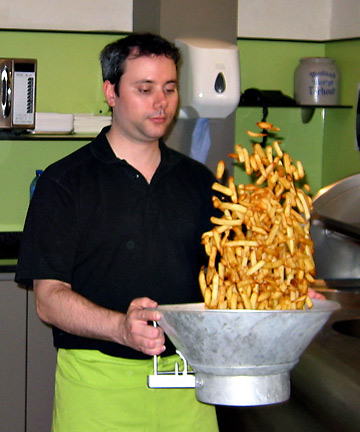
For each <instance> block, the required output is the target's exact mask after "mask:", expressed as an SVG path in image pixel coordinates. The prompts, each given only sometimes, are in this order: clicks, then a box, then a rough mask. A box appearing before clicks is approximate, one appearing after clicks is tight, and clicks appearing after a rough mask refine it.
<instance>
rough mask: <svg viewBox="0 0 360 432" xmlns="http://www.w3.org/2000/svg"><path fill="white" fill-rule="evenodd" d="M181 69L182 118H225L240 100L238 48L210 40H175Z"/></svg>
mask: <svg viewBox="0 0 360 432" xmlns="http://www.w3.org/2000/svg"><path fill="white" fill-rule="evenodd" d="M175 45H176V46H177V47H178V48H179V49H180V51H181V55H182V62H181V63H180V67H179V95H180V112H179V117H180V118H199V117H202V118H225V117H227V116H228V115H229V114H231V113H232V112H233V111H235V109H236V108H237V106H238V104H239V100H240V64H239V63H240V62H239V51H238V48H237V46H236V45H233V44H231V43H229V42H225V41H221V40H216V39H206V38H183V39H175Z"/></svg>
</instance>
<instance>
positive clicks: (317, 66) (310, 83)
mask: <svg viewBox="0 0 360 432" xmlns="http://www.w3.org/2000/svg"><path fill="white" fill-rule="evenodd" d="M339 82H340V76H339V70H338V68H337V66H336V64H335V63H334V60H333V59H331V58H328V57H305V58H302V59H301V60H300V64H299V66H298V67H297V68H296V70H295V89H294V96H295V100H296V102H297V103H298V104H299V105H321V106H322V105H339V101H340V98H339Z"/></svg>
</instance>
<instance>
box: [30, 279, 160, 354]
mask: <svg viewBox="0 0 360 432" xmlns="http://www.w3.org/2000/svg"><path fill="white" fill-rule="evenodd" d="M34 293H35V302H36V310H37V313H38V315H39V317H40V319H42V320H43V321H45V322H46V323H48V324H52V325H54V326H56V327H58V328H60V329H62V330H64V331H66V332H68V333H71V334H74V335H77V336H82V337H88V338H94V339H102V340H107V341H111V342H116V343H119V344H122V345H126V346H128V347H130V348H133V349H135V350H137V351H141V352H143V353H145V354H148V355H158V354H161V353H162V352H163V351H164V349H165V347H164V342H165V338H164V332H163V330H162V329H161V328H160V327H153V326H151V325H148V322H149V321H158V320H159V319H160V317H161V316H160V313H159V312H157V311H150V310H146V309H144V308H146V307H156V306H157V303H156V302H155V301H153V300H151V299H149V298H146V297H144V298H138V299H135V300H133V301H132V302H131V303H130V306H129V308H128V311H127V313H126V314H123V313H120V312H116V311H113V310H110V309H106V308H103V307H101V306H98V305H96V304H95V303H93V302H91V301H90V300H88V299H86V298H85V297H83V296H82V295H80V294H78V293H76V292H74V291H73V290H72V289H71V285H69V284H67V283H65V282H61V281H57V280H52V279H41V280H35V281H34Z"/></svg>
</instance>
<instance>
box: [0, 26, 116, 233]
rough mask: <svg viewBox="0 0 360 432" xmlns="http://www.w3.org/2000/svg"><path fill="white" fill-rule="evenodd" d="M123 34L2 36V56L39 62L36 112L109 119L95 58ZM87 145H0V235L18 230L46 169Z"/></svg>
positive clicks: (63, 142)
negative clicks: (32, 191)
mask: <svg viewBox="0 0 360 432" xmlns="http://www.w3.org/2000/svg"><path fill="white" fill-rule="evenodd" d="M119 37H121V35H114V34H89V33H60V32H28V31H24V32H22V31H0V41H1V47H2V48H1V50H0V57H2V58H6V57H18V58H21V57H24V58H35V59H37V61H38V74H37V101H36V102H37V106H36V110H37V111H38V112H58V113H92V114H96V115H99V114H107V115H108V114H109V112H108V107H107V104H106V102H105V99H104V97H103V92H102V78H101V69H100V65H99V54H100V51H101V49H102V48H103V47H104V46H105V45H106V44H107V43H109V42H111V41H113V40H115V39H118V38H119ZM86 142H87V141H83V140H80V141H75V140H69V139H66V140H44V139H39V140H34V139H31V140H27V141H21V140H18V141H17V140H11V141H10V140H1V141H0V203H1V204H0V231H17V230H22V227H23V224H24V220H25V216H26V211H27V206H28V202H29V186H30V182H31V180H32V178H33V177H34V175H35V170H36V169H44V168H45V167H46V166H48V165H49V164H50V163H52V162H54V161H55V160H57V159H59V158H61V157H63V156H65V155H67V154H69V153H70V152H72V151H73V150H75V149H77V148H79V147H80V146H82V145H84V144H85V143H86Z"/></svg>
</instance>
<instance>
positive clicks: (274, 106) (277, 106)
mask: <svg viewBox="0 0 360 432" xmlns="http://www.w3.org/2000/svg"><path fill="white" fill-rule="evenodd" d="M238 108H321V109H323V108H326V109H327V108H345V109H349V108H353V106H352V105H264V106H263V105H239V106H238Z"/></svg>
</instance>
